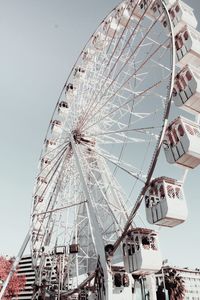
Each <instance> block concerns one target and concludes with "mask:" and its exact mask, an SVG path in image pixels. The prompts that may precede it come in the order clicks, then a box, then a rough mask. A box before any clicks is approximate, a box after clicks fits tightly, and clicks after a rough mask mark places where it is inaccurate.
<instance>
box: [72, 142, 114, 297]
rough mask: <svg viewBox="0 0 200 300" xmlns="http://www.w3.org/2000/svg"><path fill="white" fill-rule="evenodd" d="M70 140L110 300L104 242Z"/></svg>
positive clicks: (73, 146) (110, 284)
mask: <svg viewBox="0 0 200 300" xmlns="http://www.w3.org/2000/svg"><path fill="white" fill-rule="evenodd" d="M70 141H71V145H72V150H73V154H74V157H75V162H76V166H77V169H78V171H79V175H80V180H81V185H82V188H83V192H84V194H85V198H86V200H87V203H86V206H87V207H88V213H89V215H88V218H89V223H90V222H91V235H92V239H93V240H94V243H95V245H94V246H95V249H96V253H97V255H99V257H100V263H101V266H102V269H103V273H104V280H105V290H106V295H105V299H106V300H111V299H112V277H111V276H109V275H110V274H109V272H108V266H107V263H106V257H105V251H104V243H103V239H102V235H101V232H100V230H99V225H98V221H97V218H96V215H95V211H94V208H93V204H92V200H91V197H90V193H89V191H88V187H87V184H86V182H85V178H84V174H83V171H82V168H81V164H80V161H79V157H78V154H77V150H78V149H77V147H76V144H75V143H74V140H73V137H72V138H71V139H70ZM102 300H103V299H102Z"/></svg>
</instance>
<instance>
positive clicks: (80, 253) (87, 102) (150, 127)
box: [31, 1, 174, 290]
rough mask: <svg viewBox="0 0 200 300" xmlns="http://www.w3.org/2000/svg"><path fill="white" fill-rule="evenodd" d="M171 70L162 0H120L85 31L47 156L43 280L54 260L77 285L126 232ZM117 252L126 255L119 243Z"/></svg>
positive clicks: (38, 208)
mask: <svg viewBox="0 0 200 300" xmlns="http://www.w3.org/2000/svg"><path fill="white" fill-rule="evenodd" d="M173 70H174V61H173V41H172V34H171V25H170V22H169V19H168V15H167V12H166V9H165V7H164V5H163V4H162V2H161V1H123V2H122V3H121V4H120V5H119V6H118V7H116V8H115V9H114V10H113V11H112V12H111V13H110V14H109V15H108V16H107V17H106V19H105V20H104V21H103V22H102V23H101V25H100V26H99V27H98V28H97V30H96V31H95V33H94V34H93V36H92V37H91V38H90V40H89V41H88V43H87V45H86V47H85V48H84V49H83V51H82V53H81V55H80V57H79V58H78V60H77V62H76V64H75V66H74V68H73V70H72V72H71V74H70V76H69V78H68V80H67V82H66V84H65V86H64V88H63V91H62V93H61V96H60V98H59V101H58V103H57V106H56V109H55V112H54V114H53V117H52V119H51V122H50V126H49V130H48V133H47V136H46V138H45V142H44V146H43V151H42V155H41V159H40V167H39V172H38V176H37V182H36V185H35V192H34V196H33V199H34V200H33V209H32V239H31V243H32V255H33V258H34V265H35V268H36V272H37V279H38V282H36V283H37V284H38V285H41V282H42V279H43V278H45V279H46V280H47V282H48V284H49V285H50V286H51V285H52V284H53V283H52V278H53V277H52V269H53V268H55V267H56V268H57V270H58V268H59V271H57V275H58V276H61V275H60V274H62V280H61V281H62V286H60V287H59V288H57V289H58V290H60V289H61V290H66V289H75V288H76V287H77V286H78V285H79V284H80V283H81V282H82V281H83V280H84V279H86V278H87V276H88V274H91V273H92V272H94V271H95V269H96V266H97V260H98V257H99V256H100V261H101V265H102V268H103V270H105V269H106V268H107V265H106V257H105V252H104V247H105V246H106V245H110V244H111V245H113V244H114V243H115V242H116V241H117V240H118V238H121V237H122V234H123V232H124V228H125V226H126V225H127V221H128V218H129V215H130V211H131V208H132V207H133V205H134V204H135V203H136V201H137V200H138V196H139V195H140V193H141V191H142V190H143V189H144V187H145V186H146V184H147V182H148V181H149V180H150V178H151V175H152V169H153V168H154V167H155V157H156V156H157V153H158V151H159V148H160V146H161V144H160V140H161V136H162V134H163V130H164V126H165V121H166V117H167V114H168V110H169V101H170V91H171V87H172V82H173ZM137 205H138V204H137ZM129 225H130V224H129ZM61 246H62V247H63V252H62V254H58V253H57V248H58V247H61ZM73 247H74V248H73ZM76 247H77V249H76ZM73 249H74V250H73ZM48 257H51V258H52V268H51V269H50V270H46V268H45V260H46V259H47V258H48ZM61 257H62V263H61V264H60V259H61ZM58 261H59V262H58ZM113 261H114V262H119V261H122V253H121V250H120V248H118V250H117V251H116V255H115V256H114V258H113ZM58 264H59V267H58ZM53 280H54V279H53Z"/></svg>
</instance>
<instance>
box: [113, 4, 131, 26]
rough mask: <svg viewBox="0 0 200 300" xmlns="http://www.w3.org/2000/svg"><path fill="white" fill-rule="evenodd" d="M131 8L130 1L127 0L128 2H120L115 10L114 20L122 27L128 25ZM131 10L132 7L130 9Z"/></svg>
mask: <svg viewBox="0 0 200 300" xmlns="http://www.w3.org/2000/svg"><path fill="white" fill-rule="evenodd" d="M131 8H132V1H129V4H128V5H127V4H124V3H122V4H120V5H119V6H118V7H117V8H116V11H115V15H114V17H115V20H116V22H117V24H120V25H121V26H123V27H126V26H128V24H129V20H130V19H131V12H132V11H131ZM132 10H133V9H132Z"/></svg>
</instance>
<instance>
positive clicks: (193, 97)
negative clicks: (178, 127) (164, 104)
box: [173, 65, 200, 114]
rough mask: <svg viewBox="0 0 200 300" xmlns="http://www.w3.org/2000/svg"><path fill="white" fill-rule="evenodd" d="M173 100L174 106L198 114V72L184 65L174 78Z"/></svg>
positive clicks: (199, 73) (199, 86) (199, 91)
mask: <svg viewBox="0 0 200 300" xmlns="http://www.w3.org/2000/svg"><path fill="white" fill-rule="evenodd" d="M173 100H174V103H175V105H176V106H178V107H181V108H183V109H184V110H187V111H189V112H192V113H195V114H196V113H200V72H199V70H198V69H196V68H194V67H193V66H191V65H186V66H185V67H184V68H183V69H182V70H181V71H180V72H179V73H178V74H177V76H176V77H175V83H174V89H173Z"/></svg>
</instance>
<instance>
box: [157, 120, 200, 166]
mask: <svg viewBox="0 0 200 300" xmlns="http://www.w3.org/2000/svg"><path fill="white" fill-rule="evenodd" d="M163 144H164V151H165V156H166V159H167V161H168V162H169V163H171V164H173V163H176V164H178V165H181V166H184V167H187V168H191V169H193V168H195V167H197V166H198V165H199V164H200V128H199V125H198V124H196V123H194V122H192V121H190V120H188V119H185V118H183V117H178V118H177V119H175V120H174V121H173V122H172V123H171V124H170V125H169V126H168V128H167V130H166V132H165V137H164V141H163Z"/></svg>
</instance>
